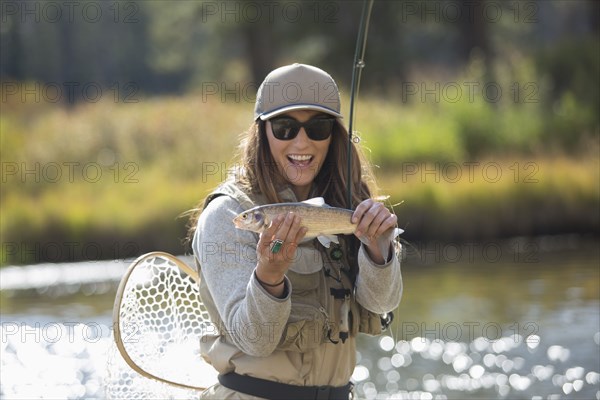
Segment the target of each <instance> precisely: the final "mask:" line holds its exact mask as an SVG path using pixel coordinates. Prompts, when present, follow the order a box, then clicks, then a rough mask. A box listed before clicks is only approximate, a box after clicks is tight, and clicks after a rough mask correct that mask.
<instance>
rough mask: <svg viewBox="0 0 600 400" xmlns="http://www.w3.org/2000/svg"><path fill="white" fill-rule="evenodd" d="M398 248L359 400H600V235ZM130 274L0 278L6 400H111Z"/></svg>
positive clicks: (0, 380)
mask: <svg viewBox="0 0 600 400" xmlns="http://www.w3.org/2000/svg"><path fill="white" fill-rule="evenodd" d="M405 249H406V253H407V255H406V259H405V260H404V265H403V276H404V294H403V300H402V304H401V305H400V307H399V308H398V309H397V310H396V311H395V312H394V321H393V324H392V326H391V327H390V328H389V329H388V330H387V331H386V332H385V333H384V334H383V335H382V336H379V337H367V336H364V337H361V338H360V341H359V349H358V360H359V362H358V365H357V367H356V369H355V372H354V375H353V380H354V382H355V383H356V392H357V394H358V396H359V398H366V399H402V398H408V399H445V398H448V399H496V398H506V399H562V398H566V399H600V276H599V275H600V248H599V246H598V241H597V239H596V238H587V239H586V238H581V237H578V236H556V237H543V238H535V239H528V238H516V239H511V240H506V241H495V242H488V243H428V244H427V245H419V244H410V243H409V244H407V245H405ZM126 266H127V262H126V261H123V260H121V261H105V262H100V261H97V262H87V263H72V264H58V265H57V264H46V265H32V266H24V267H6V268H3V269H2V270H0V288H1V303H0V311H1V336H2V337H1V343H0V352H1V353H0V355H1V365H0V398H2V399H30V398H48V399H67V398H73V399H79V398H88V399H103V398H106V392H105V388H106V382H107V380H106V377H107V358H108V357H109V355H110V349H111V343H112V340H111V333H112V332H111V326H112V322H111V310H112V305H113V301H114V295H115V290H116V287H117V283H118V280H119V278H120V277H121V276H122V274H123V272H124V271H125V268H126ZM182 396H183V395H182ZM173 397H174V398H177V395H176V394H173Z"/></svg>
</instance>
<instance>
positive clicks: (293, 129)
mask: <svg viewBox="0 0 600 400" xmlns="http://www.w3.org/2000/svg"><path fill="white" fill-rule="evenodd" d="M254 117H255V122H254V124H253V125H252V126H251V128H250V129H249V130H248V132H246V134H245V137H244V138H243V141H242V144H241V160H240V162H241V168H240V171H238V173H237V174H236V175H235V176H233V177H232V178H231V179H230V180H228V181H227V182H225V183H223V184H222V185H221V186H220V187H219V188H217V189H216V190H215V191H214V192H213V193H212V194H210V195H209V196H208V197H207V199H206V201H205V203H204V209H203V211H202V214H201V215H200V217H199V218H198V221H197V227H196V230H195V233H194V238H193V243H192V247H193V251H194V254H195V257H196V261H197V264H198V265H199V270H200V274H201V287H200V290H201V295H202V299H203V302H204V303H205V305H206V306H207V309H208V311H209V313H210V315H211V320H212V321H213V323H214V324H215V327H216V329H215V332H206V334H205V335H204V336H203V338H202V348H201V351H202V355H203V357H204V358H205V359H206V360H207V361H208V362H210V363H211V364H212V365H213V366H214V367H215V368H216V369H217V370H218V371H219V374H220V375H219V383H218V384H216V385H215V386H213V387H211V388H209V389H208V390H206V391H205V392H204V393H203V394H202V398H206V399H259V398H268V399H281V398H289V399H348V396H349V393H350V392H351V388H352V384H351V383H350V382H349V380H350V377H351V375H352V373H353V371H354V367H355V364H356V358H355V356H356V342H355V339H356V335H357V333H358V332H365V333H368V334H379V333H380V332H381V318H380V315H379V314H383V313H386V312H389V311H390V310H393V309H394V308H396V307H397V305H398V304H399V302H400V297H401V292H402V278H401V275H400V262H399V260H398V255H397V252H396V250H397V249H398V248H399V246H397V245H394V243H392V240H391V239H389V238H388V239H385V236H384V233H385V232H390V229H392V228H394V227H395V226H396V216H395V215H393V214H391V213H390V212H389V211H388V210H387V209H386V208H385V207H384V206H383V204H381V203H378V202H375V201H373V200H371V198H370V197H371V193H370V190H369V188H368V186H367V184H366V182H365V181H364V179H363V178H362V175H363V171H364V169H363V168H364V166H362V167H361V163H360V159H359V157H358V156H357V153H356V150H353V153H352V155H351V157H352V158H353V160H352V162H353V167H354V169H353V177H352V182H351V184H352V188H353V190H352V193H353V200H352V202H353V204H352V205H348V204H346V199H345V193H346V185H347V183H346V182H347V179H346V172H345V168H346V160H347V157H348V154H347V145H348V133H347V131H346V130H345V128H344V127H343V126H342V124H341V123H340V121H339V118H341V114H340V98H339V91H338V88H337V85H336V84H335V82H334V80H333V79H332V78H331V76H329V75H328V74H327V73H326V72H324V71H322V70H321V69H318V68H316V67H312V66H308V65H303V64H293V65H288V66H285V67H281V68H278V69H276V70H274V71H272V72H271V73H270V74H269V75H268V76H267V77H266V79H265V81H264V82H263V83H262V85H261V86H260V88H259V90H258V93H257V99H256V105H255V115H254ZM312 197H323V198H324V199H325V202H326V203H327V204H329V205H331V206H336V207H344V208H352V209H355V211H354V214H353V216H352V219H353V221H354V222H356V223H357V228H356V232H355V234H354V235H348V236H341V235H340V236H339V244H333V245H332V246H330V248H325V247H323V246H322V245H321V244H320V243H319V242H318V241H317V240H313V241H304V242H303V238H304V235H305V234H306V231H307V230H306V227H304V226H303V225H302V220H301V218H300V217H299V216H297V215H294V214H293V213H288V214H285V215H279V216H277V217H276V218H275V219H274V220H273V221H272V222H271V224H270V225H269V226H268V227H267V228H266V229H265V230H264V231H263V232H262V233H261V234H260V235H258V234H256V233H253V232H250V231H246V230H240V229H236V228H235V226H234V224H233V223H232V220H233V218H234V217H235V216H236V215H238V214H240V213H242V212H243V211H245V210H247V209H249V208H251V207H254V206H257V205H263V204H271V203H281V202H298V201H304V200H307V199H309V198H312ZM359 238H360V239H362V240H363V241H364V242H366V243H368V245H365V244H361V242H360V241H359ZM382 240H384V241H385V240H387V243H384V246H381V244H382ZM382 248H383V251H382Z"/></svg>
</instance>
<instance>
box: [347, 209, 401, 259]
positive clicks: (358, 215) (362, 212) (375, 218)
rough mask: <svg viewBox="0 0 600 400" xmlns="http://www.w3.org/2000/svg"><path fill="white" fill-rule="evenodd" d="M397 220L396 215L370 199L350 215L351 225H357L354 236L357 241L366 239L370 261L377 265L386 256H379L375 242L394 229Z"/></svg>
mask: <svg viewBox="0 0 600 400" xmlns="http://www.w3.org/2000/svg"><path fill="white" fill-rule="evenodd" d="M397 220H398V218H397V217H396V215H394V214H392V213H391V212H390V211H389V210H388V209H387V208H386V207H385V206H384V205H383V203H380V202H377V201H375V200H372V199H366V200H363V201H362V202H361V203H360V204H359V205H358V207H356V210H355V211H354V214H352V223H355V224H358V226H357V227H356V231H354V234H355V235H356V237H358V238H359V239H360V238H363V239H364V238H366V239H368V242H369V244H368V245H366V247H367V251H368V253H369V256H370V257H371V259H372V260H373V261H374V262H376V263H378V264H383V263H385V260H386V259H387V258H388V257H387V256H388V255H387V254H386V255H384V254H381V250H380V249H379V246H378V244H377V240H378V239H379V238H380V237H381V235H383V234H384V233H385V232H387V231H388V230H389V229H392V228H394V227H395V226H396V223H397ZM388 248H389V247H388Z"/></svg>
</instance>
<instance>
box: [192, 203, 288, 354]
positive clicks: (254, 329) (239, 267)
mask: <svg viewBox="0 0 600 400" xmlns="http://www.w3.org/2000/svg"><path fill="white" fill-rule="evenodd" d="M242 211H243V210H242V208H241V207H240V205H239V204H238V203H237V201H236V200H234V199H232V198H231V197H229V196H220V197H217V198H215V199H214V200H213V201H211V202H210V204H209V205H208V206H207V207H206V209H205V210H204V211H203V212H202V214H201V216H200V219H199V220H198V226H197V228H196V233H195V235H194V240H193V243H192V248H193V251H194V255H195V257H196V258H197V259H198V261H199V263H200V265H201V268H202V274H203V277H204V279H205V280H206V284H207V286H208V288H209V290H210V294H211V295H212V298H213V300H214V302H215V306H216V309H217V310H218V312H219V315H220V317H221V320H222V321H223V323H224V324H225V327H226V330H227V335H228V337H230V338H231V340H232V341H233V343H234V344H235V345H236V346H237V347H238V348H239V349H240V350H241V351H243V352H244V353H246V354H249V355H252V356H257V357H260V356H267V355H269V354H271V353H272V352H273V350H274V349H275V347H276V346H277V344H278V343H279V340H280V338H281V335H282V333H283V329H284V328H285V323H286V321H287V319H288V317H289V314H290V310H291V300H290V295H289V293H291V284H290V282H289V280H288V279H287V278H286V285H287V293H288V294H287V296H286V297H285V298H283V299H280V298H276V297H274V296H272V295H271V294H269V293H268V292H267V291H266V290H265V289H264V288H263V287H262V286H261V285H260V283H258V281H257V280H256V277H255V275H254V270H255V269H256V263H257V256H256V245H257V243H258V234H256V233H253V232H250V231H245V230H240V229H237V228H235V226H234V224H233V222H232V220H233V218H234V217H235V216H236V215H237V214H239V213H240V212H242Z"/></svg>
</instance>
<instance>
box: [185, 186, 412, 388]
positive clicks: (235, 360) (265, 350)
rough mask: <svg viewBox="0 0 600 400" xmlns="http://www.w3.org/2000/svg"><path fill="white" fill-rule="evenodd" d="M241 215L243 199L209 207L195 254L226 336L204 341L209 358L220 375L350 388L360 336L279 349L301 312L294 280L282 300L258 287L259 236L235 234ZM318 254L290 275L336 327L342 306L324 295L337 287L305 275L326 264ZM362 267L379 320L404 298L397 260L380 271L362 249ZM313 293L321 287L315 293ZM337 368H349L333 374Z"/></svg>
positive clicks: (368, 303) (360, 289)
mask: <svg viewBox="0 0 600 400" xmlns="http://www.w3.org/2000/svg"><path fill="white" fill-rule="evenodd" d="M292 200H293V199H292ZM242 211H244V209H243V208H242V207H241V206H240V204H239V203H238V202H237V201H236V200H234V199H233V198H231V197H229V196H220V197H217V198H215V199H214V200H213V201H211V202H210V203H209V205H208V206H207V207H206V209H205V210H204V211H203V213H202V215H201V216H200V219H199V221H198V226H197V229H196V233H195V236H194V240H193V244H192V247H193V251H194V254H195V256H196V258H197V259H198V261H199V263H200V265H201V272H202V278H203V279H204V283H205V284H206V286H207V287H208V289H209V291H210V295H211V297H212V299H210V301H212V302H214V308H216V310H217V311H218V314H219V316H220V318H221V320H222V322H223V324H224V328H223V329H225V330H226V331H227V332H220V333H219V334H217V335H215V337H214V340H205V341H204V345H203V350H202V351H203V356H204V357H205V358H206V359H207V360H208V361H209V362H211V363H212V364H213V366H215V368H216V369H217V370H218V371H219V372H221V373H226V372H230V371H233V370H235V371H236V372H237V373H240V374H249V375H253V376H257V377H261V378H263V379H271V380H276V381H281V382H287V383H291V384H297V385H334V386H337V385H343V384H345V383H347V382H348V380H349V378H350V376H351V374H352V371H353V369H354V366H355V347H356V344H355V340H354V337H352V338H351V340H348V341H346V342H345V343H341V342H339V343H337V344H334V343H333V341H324V342H323V343H320V344H319V345H318V346H316V347H314V348H310V349H307V350H302V351H298V350H297V349H296V350H294V351H290V350H289V349H288V350H279V349H278V345H279V344H280V342H281V338H282V336H285V335H286V324H288V323H289V321H288V320H289V318H290V313H291V311H292V308H293V307H296V305H295V304H296V303H295V301H294V299H295V297H294V294H295V292H294V291H295V287H294V286H295V284H294V279H289V278H288V277H286V285H287V287H288V293H287V296H286V297H285V298H282V299H280V298H276V297H274V296H272V295H270V294H269V293H268V292H267V291H266V290H265V289H264V288H263V287H262V286H261V285H260V284H259V283H258V281H257V280H256V277H255V275H254V271H255V268H256V263H257V256H256V245H257V242H258V234H256V233H253V232H250V231H245V230H239V229H236V228H235V226H234V225H233V223H232V220H233V218H234V217H235V216H236V215H238V214H239V213H241V212H242ZM314 247H315V245H314V244H312V243H308V244H306V245H302V246H300V247H299V250H298V251H299V252H300V254H299V255H298V256H297V257H296V258H295V260H294V262H293V263H292V265H291V266H290V271H291V272H290V273H288V276H291V277H298V279H297V282H299V283H298V284H297V285H298V288H297V290H298V291H302V295H303V296H306V293H308V292H307V290H309V291H311V290H312V292H310V293H313V292H314V293H315V297H318V298H317V299H316V301H317V302H320V303H323V302H324V303H327V304H323V306H322V307H319V309H320V311H322V312H323V314H325V317H326V318H327V319H328V322H332V321H329V319H332V320H333V318H334V316H333V314H335V313H334V311H335V310H334V308H335V307H336V306H335V304H334V302H332V301H329V300H327V299H326V298H325V297H323V293H325V292H327V293H326V294H327V295H328V294H329V288H328V286H331V284H330V283H328V282H329V281H330V280H328V279H326V278H325V276H324V274H323V271H319V272H317V273H311V274H306V265H307V263H311V264H314V263H315V262H317V263H323V265H325V263H324V262H323V260H322V259H321V256H320V254H319V253H318V252H317V251H315V249H314ZM358 265H359V273H358V276H357V278H356V283H355V292H354V296H355V300H356V301H357V302H358V303H360V305H362V307H364V308H365V309H367V310H370V311H372V312H374V313H384V312H388V311H391V310H393V309H394V308H396V307H397V306H398V304H399V302H400V298H401V295H402V278H401V273H400V261H399V260H398V258H397V256H396V255H394V256H393V257H392V259H391V260H390V261H389V262H387V263H386V264H384V265H377V264H375V263H374V262H373V261H372V260H371V259H370V258H369V256H368V255H367V253H366V251H365V249H364V248H363V247H362V246H361V248H360V250H359V254H358ZM312 269H313V270H314V268H312ZM313 276H314V278H313ZM306 279H309V281H307V280H306ZM300 282H301V283H300ZM306 282H314V283H308V284H307V283H306ZM333 284H334V285H335V284H336V283H335V282H333ZM305 286H306V287H305ZM313 286H314V287H322V288H320V289H314V288H313ZM313 289H314V290H313ZM298 293H300V292H298ZM322 299H325V301H323V300H322ZM204 300H205V302H206V299H204ZM320 303H319V304H320ZM336 312H337V311H336ZM333 322H335V321H333ZM224 333H226V334H225V335H223V334H224ZM287 334H289V332H288V333H287ZM338 363H343V364H347V365H344V366H343V367H342V368H338V367H333V368H331V367H332V366H335V365H336V364H338ZM257 371H258V372H257Z"/></svg>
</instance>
